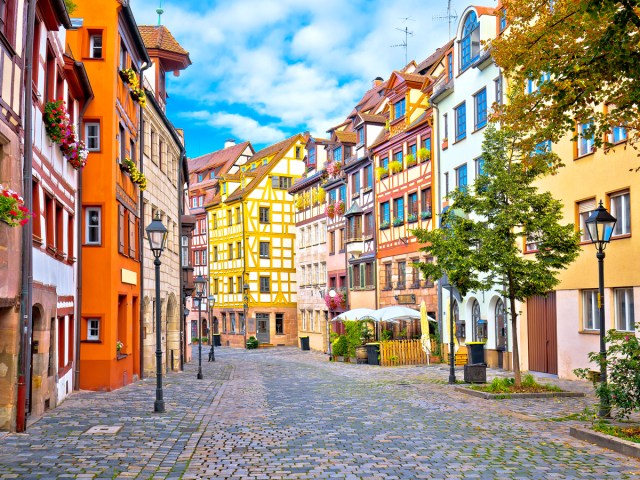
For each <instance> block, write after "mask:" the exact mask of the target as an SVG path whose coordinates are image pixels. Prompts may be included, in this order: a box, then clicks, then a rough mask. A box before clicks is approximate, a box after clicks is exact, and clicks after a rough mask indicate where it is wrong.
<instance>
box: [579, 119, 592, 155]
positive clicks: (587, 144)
mask: <svg viewBox="0 0 640 480" xmlns="http://www.w3.org/2000/svg"><path fill="white" fill-rule="evenodd" d="M592 129H593V123H591V122H587V123H581V124H580V125H579V126H578V156H579V157H581V156H583V155H587V154H589V153H592V152H593V150H594V148H595V145H594V142H593V131H592Z"/></svg>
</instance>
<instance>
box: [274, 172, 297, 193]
mask: <svg viewBox="0 0 640 480" xmlns="http://www.w3.org/2000/svg"><path fill="white" fill-rule="evenodd" d="M292 184H293V179H292V178H291V177H279V176H277V175H274V176H273V177H271V188H275V189H277V190H287V189H288V188H291V185H292Z"/></svg>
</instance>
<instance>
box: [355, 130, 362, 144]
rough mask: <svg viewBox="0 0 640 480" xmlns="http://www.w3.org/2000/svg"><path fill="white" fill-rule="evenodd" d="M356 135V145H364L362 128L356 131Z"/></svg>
mask: <svg viewBox="0 0 640 480" xmlns="http://www.w3.org/2000/svg"><path fill="white" fill-rule="evenodd" d="M356 133H357V135H358V145H364V127H360V128H358V130H357V132H356Z"/></svg>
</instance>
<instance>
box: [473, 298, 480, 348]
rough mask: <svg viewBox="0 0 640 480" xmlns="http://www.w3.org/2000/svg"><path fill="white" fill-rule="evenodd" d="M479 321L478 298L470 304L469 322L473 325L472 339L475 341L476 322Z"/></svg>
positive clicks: (476, 338)
mask: <svg viewBox="0 0 640 480" xmlns="http://www.w3.org/2000/svg"><path fill="white" fill-rule="evenodd" d="M479 321H480V304H479V303H478V300H474V301H473V305H472V306H471V322H472V325H473V341H474V342H477V341H478V340H479V339H478V322H479Z"/></svg>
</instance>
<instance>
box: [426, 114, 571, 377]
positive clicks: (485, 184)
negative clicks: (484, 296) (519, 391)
mask: <svg viewBox="0 0 640 480" xmlns="http://www.w3.org/2000/svg"><path fill="white" fill-rule="evenodd" d="M520 140H521V136H520V135H519V134H517V133H514V132H513V131H511V130H506V129H502V130H499V131H498V130H497V129H496V128H495V126H493V125H490V126H488V127H487V130H486V132H485V138H484V142H483V144H482V158H483V159H484V172H483V174H482V175H480V176H479V177H478V178H477V179H476V182H475V184H474V185H473V186H470V187H468V188H466V189H463V190H460V189H456V190H454V191H453V192H452V193H451V194H450V199H451V200H452V201H453V205H452V206H451V208H450V209H449V210H448V211H447V212H446V213H445V214H444V215H443V222H445V223H446V224H448V225H449V226H450V228H445V229H441V230H436V231H432V232H426V231H416V232H415V234H416V236H417V238H418V239H419V241H421V242H428V244H427V245H426V246H425V247H423V248H422V250H424V251H426V252H427V253H429V254H431V255H434V256H435V257H436V261H435V263H434V264H428V263H427V264H420V265H419V268H420V269H421V270H422V272H423V273H424V274H425V275H426V276H427V277H428V278H431V279H436V278H438V277H439V276H441V274H442V273H443V272H444V273H447V275H449V277H450V279H451V281H452V284H453V285H455V286H458V285H462V286H466V287H468V289H473V290H477V289H483V290H486V289H489V288H500V289H502V290H503V294H504V295H505V296H506V297H507V298H508V299H509V310H510V314H511V327H512V333H513V339H514V341H513V364H514V373H515V383H516V386H520V384H521V375H520V359H519V348H518V330H517V317H518V313H517V309H516V302H517V301H520V302H522V301H524V300H526V299H527V298H529V297H532V296H534V295H545V294H546V293H548V292H549V291H551V290H552V289H553V288H554V287H555V286H556V285H557V284H558V283H559V280H558V278H557V274H558V272H559V271H560V270H562V269H565V268H567V267H568V266H569V264H570V263H571V262H572V261H573V260H574V259H575V258H576V257H577V255H578V252H579V250H580V246H579V232H577V231H576V230H575V228H574V225H573V224H567V225H562V224H561V220H562V212H561V210H562V203H561V202H560V201H558V200H556V199H554V198H553V197H552V196H551V194H550V193H549V192H539V191H538V189H537V187H536V186H535V185H534V183H535V181H536V179H537V178H539V177H541V176H543V175H546V174H548V173H549V172H550V171H551V170H552V168H553V167H552V165H553V164H554V162H553V161H552V160H553V159H554V154H553V153H550V152H543V153H540V154H532V155H530V154H524V153H523V152H522V151H521V150H520V149H519V148H518V145H519V143H520ZM456 210H458V211H459V210H461V211H462V212H464V213H465V214H466V215H465V216H466V217H468V218H463V217H461V216H459V215H456V214H455V213H454V212H455V211H456ZM533 241H534V242H535V243H536V244H537V249H535V250H534V251H533V253H527V254H523V251H522V250H523V247H524V245H525V243H529V244H531V242H533ZM453 282H455V283H453ZM456 284H458V285H456ZM464 293H466V291H465V289H464V288H463V289H461V294H462V295H464Z"/></svg>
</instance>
